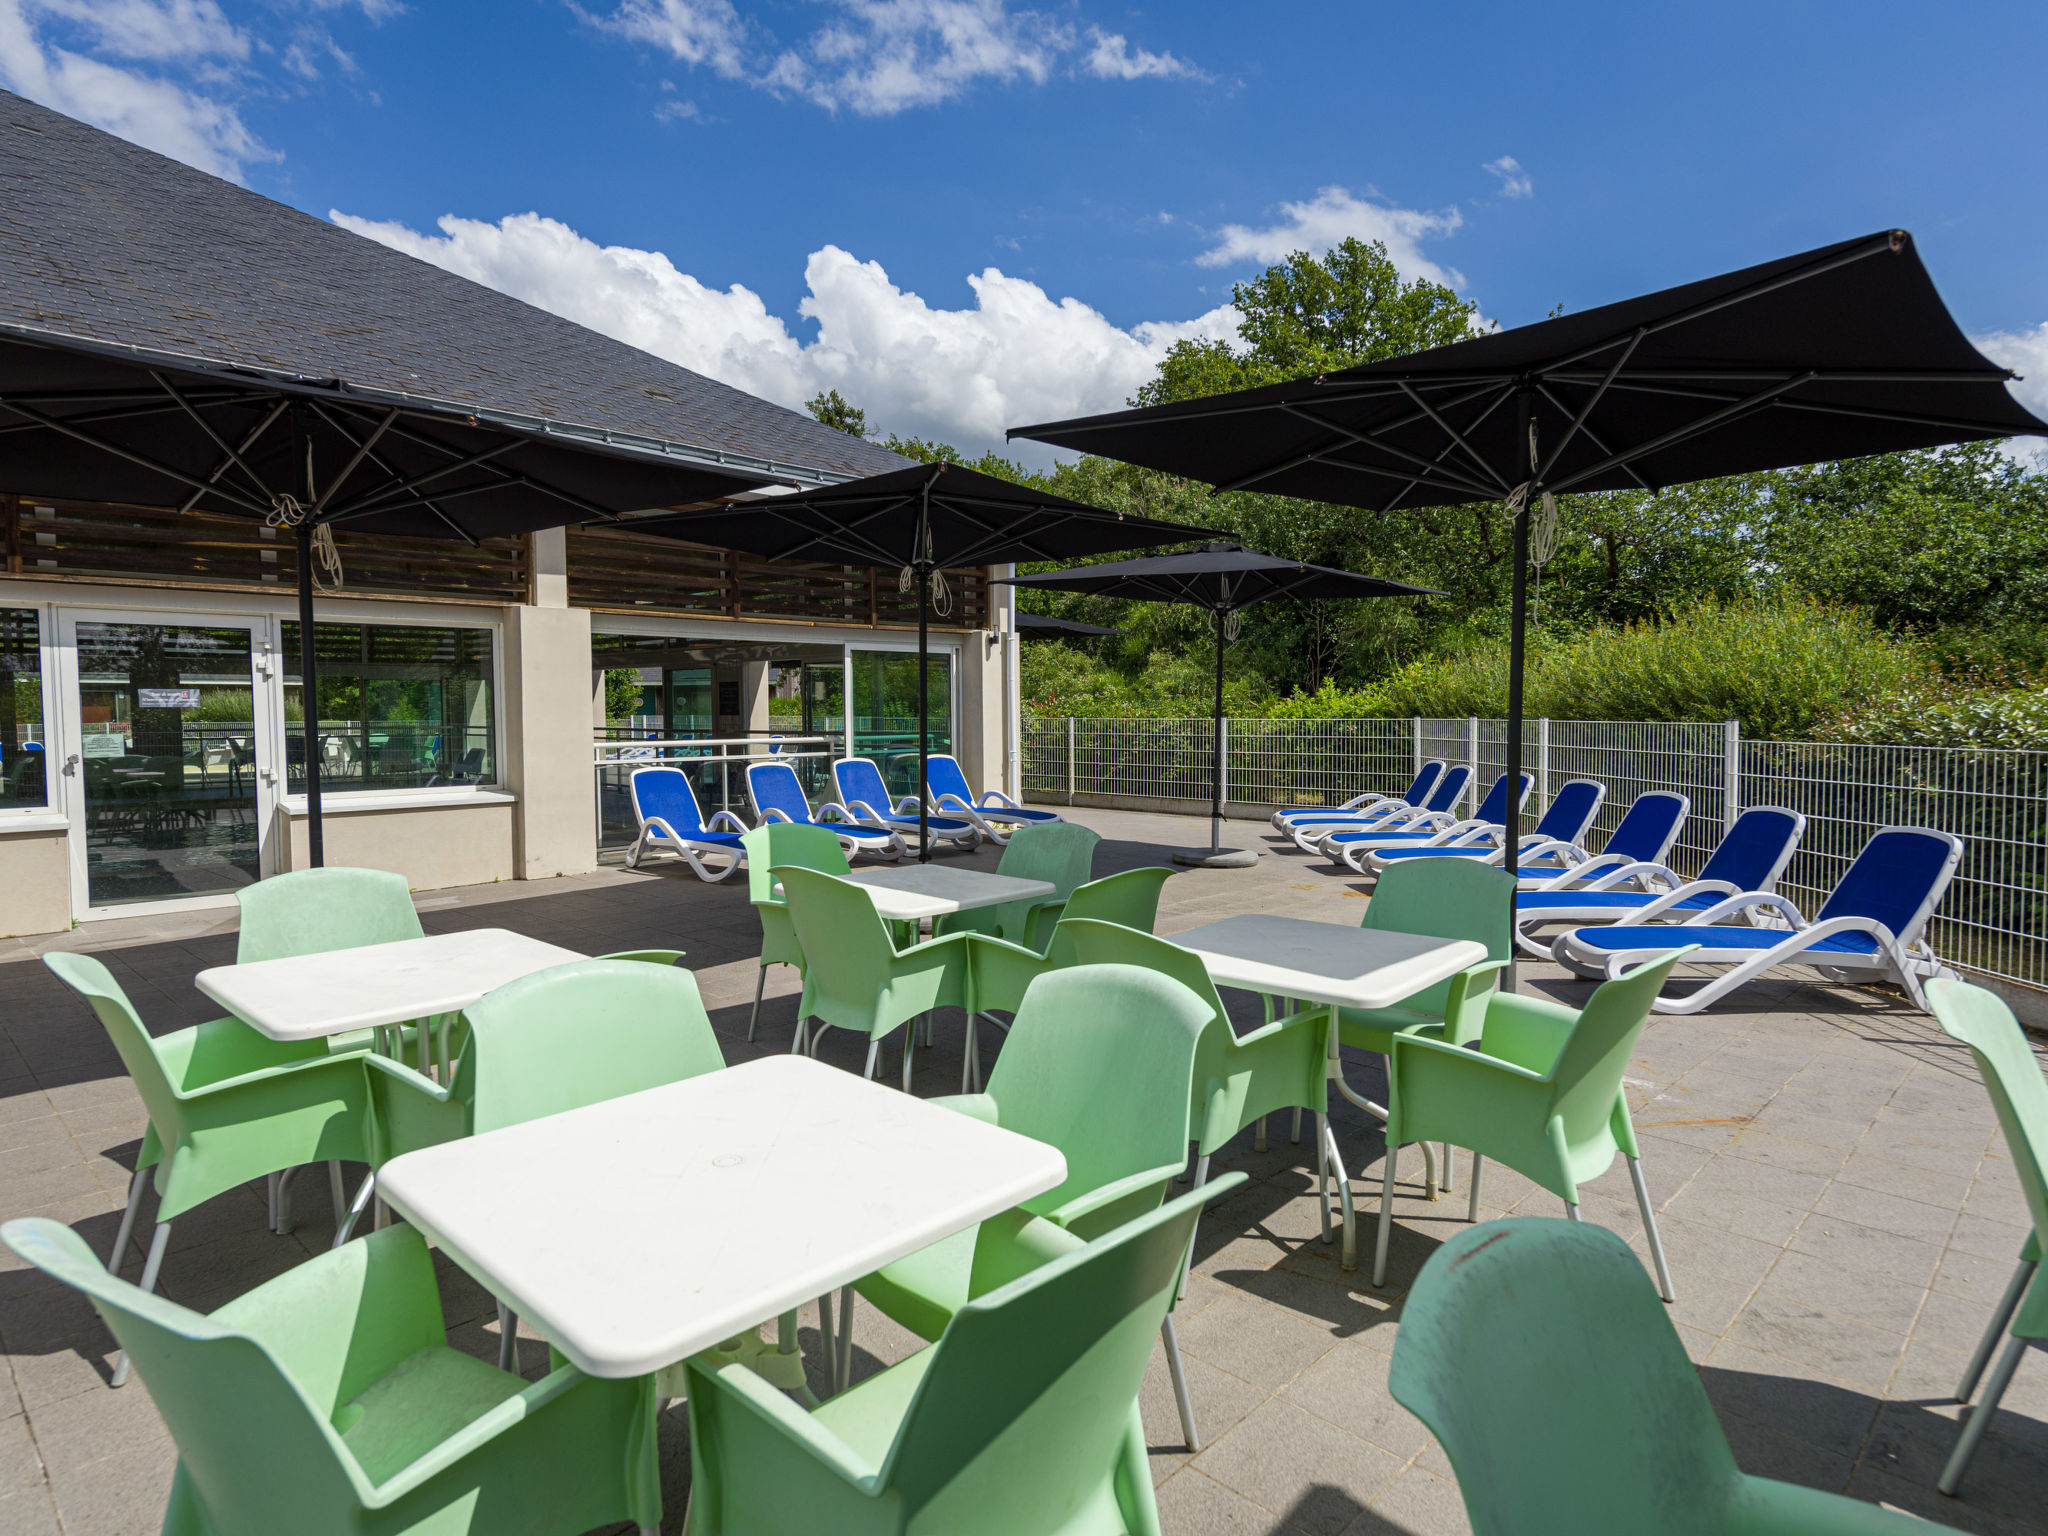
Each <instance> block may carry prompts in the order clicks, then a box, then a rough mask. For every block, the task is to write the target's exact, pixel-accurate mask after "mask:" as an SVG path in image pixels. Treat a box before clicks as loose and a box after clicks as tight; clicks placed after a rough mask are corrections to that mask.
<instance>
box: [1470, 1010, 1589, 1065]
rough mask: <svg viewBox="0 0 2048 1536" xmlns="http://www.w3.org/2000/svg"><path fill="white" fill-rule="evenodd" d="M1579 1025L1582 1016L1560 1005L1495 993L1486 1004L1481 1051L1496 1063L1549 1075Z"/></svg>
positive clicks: (1480, 1036) (1480, 1038)
mask: <svg viewBox="0 0 2048 1536" xmlns="http://www.w3.org/2000/svg"><path fill="white" fill-rule="evenodd" d="M1578 1022H1579V1016H1578V1014H1577V1013H1576V1012H1575V1011H1574V1010H1572V1009H1570V1008H1566V1007H1563V1006H1562V1005H1560V1004H1557V1003H1552V1002H1546V1001H1545V1000H1543V999H1542V998H1537V997H1521V996H1518V995H1516V994H1514V993H1510V992H1500V993H1495V994H1494V995H1493V996H1492V997H1490V998H1488V999H1487V1000H1486V1024H1485V1027H1484V1028H1483V1029H1482V1030H1481V1031H1480V1033H1479V1049H1480V1050H1482V1051H1484V1052H1485V1053H1486V1054H1487V1055H1488V1056H1491V1057H1493V1058H1495V1059H1496V1060H1499V1061H1511V1062H1513V1063H1514V1064H1515V1065H1516V1066H1518V1067H1526V1068H1528V1069H1529V1070H1530V1071H1531V1072H1538V1073H1546V1074H1547V1073H1548V1072H1549V1071H1550V1069H1551V1067H1552V1066H1553V1065H1554V1064H1555V1063H1556V1061H1557V1053H1558V1052H1559V1051H1561V1050H1563V1049H1564V1044H1565V1041H1567V1040H1569V1039H1570V1038H1571V1034H1572V1030H1573V1029H1574V1028H1575V1027H1576V1026H1577V1024H1578ZM1461 1043H1462V1042H1461Z"/></svg>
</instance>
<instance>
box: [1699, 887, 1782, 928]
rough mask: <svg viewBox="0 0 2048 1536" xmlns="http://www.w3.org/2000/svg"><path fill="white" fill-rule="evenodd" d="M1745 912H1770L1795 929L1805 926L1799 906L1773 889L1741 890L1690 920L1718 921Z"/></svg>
mask: <svg viewBox="0 0 2048 1536" xmlns="http://www.w3.org/2000/svg"><path fill="white" fill-rule="evenodd" d="M1745 912H1769V913H1772V914H1773V915H1775V916H1777V917H1781V918H1784V919H1785V920H1786V921H1787V922H1789V923H1790V924H1791V925H1792V928H1793V929H1794V930H1795V931H1797V930H1799V929H1802V928H1804V927H1805V926H1806V919H1805V917H1804V916H1803V915H1801V913H1800V911H1799V908H1798V907H1796V906H1794V905H1793V904H1792V903H1791V902H1790V901H1787V900H1786V899H1785V898H1784V897H1783V896H1780V895H1778V894H1777V893H1776V892H1774V891H1743V892H1742V893H1740V894H1739V895H1735V896H1730V897H1729V898H1728V899H1727V900H1726V901H1720V902H1716V903H1715V904H1714V905H1713V906H1711V907H1709V908H1707V910H1706V911H1704V912H1702V913H1700V914H1699V916H1697V917H1695V918H1694V919H1693V920H1692V921H1693V923H1694V924H1696V925H1706V924H1710V923H1719V922H1724V921H1726V920H1727V919H1728V918H1731V917H1737V916H1740V915H1741V914H1743V913H1745ZM1758 926H1759V927H1761V926H1763V925H1761V924H1759V925H1758Z"/></svg>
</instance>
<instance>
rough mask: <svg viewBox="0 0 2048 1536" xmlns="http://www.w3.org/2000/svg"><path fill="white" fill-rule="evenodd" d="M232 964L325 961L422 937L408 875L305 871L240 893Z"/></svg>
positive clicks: (384, 871)
mask: <svg viewBox="0 0 2048 1536" xmlns="http://www.w3.org/2000/svg"><path fill="white" fill-rule="evenodd" d="M235 901H236V904H237V905H239V906H240V907H241V909H242V926H241V932H240V933H239V934H238V935H237V937H236V939H235V964H237V965H247V964H249V963H250V962H251V961H255V960H281V959H283V958H285V957H286V956H289V955H324V954H326V953H327V952H328V951H329V950H332V949H355V948H357V947H359V946H361V945H364V944H395V943H397V942H398V941H399V940H401V939H417V938H420V937H422V936H423V935H424V933H425V931H426V930H425V929H423V928H421V927H420V915H419V913H418V912H417V911H416V910H414V908H413V904H412V888H411V887H410V886H409V885H407V884H406V879H405V876H403V875H397V874H393V873H392V872H391V871H390V870H387V869H346V868H344V869H300V870H294V871H293V872H292V873H290V874H288V875H272V876H271V877H270V878H269V879H268V880H258V881H257V882H256V883H255V884H254V885H245V886H243V887H242V888H241V889H240V890H238V891H236V892H235Z"/></svg>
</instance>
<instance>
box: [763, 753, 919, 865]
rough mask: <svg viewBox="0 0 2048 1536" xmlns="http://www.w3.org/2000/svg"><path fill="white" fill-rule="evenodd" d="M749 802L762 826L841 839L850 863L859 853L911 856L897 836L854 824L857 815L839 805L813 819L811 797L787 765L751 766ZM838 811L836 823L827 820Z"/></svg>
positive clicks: (822, 809) (824, 808) (831, 805)
mask: <svg viewBox="0 0 2048 1536" xmlns="http://www.w3.org/2000/svg"><path fill="white" fill-rule="evenodd" d="M747 799H748V800H750V801H752V802H753V806H754V819H755V820H756V821H757V822H759V823H760V824H761V825H762V826H764V827H765V826H766V825H768V823H769V822H771V821H788V822H794V823H795V824H796V825H797V826H799V827H823V828H824V829H825V830H826V831H827V832H830V833H831V834H832V835H833V836H834V837H836V838H838V839H839V846H840V847H842V848H844V849H845V850H846V856H847V857H848V858H849V859H850V858H852V857H853V856H854V855H855V854H856V853H878V854H880V855H882V856H883V857H884V858H889V859H900V858H902V857H903V855H904V854H905V853H907V852H909V850H908V849H907V848H906V847H905V846H904V843H903V839H902V838H900V837H898V836H897V835H896V834H895V833H894V832H889V831H885V830H882V829H880V828H877V827H864V826H862V825H861V824H860V823H859V822H858V821H856V820H854V817H853V812H851V811H849V810H848V809H847V808H846V807H845V806H843V805H840V804H839V803H838V802H836V801H833V802H830V803H827V804H825V805H821V806H819V807H818V815H816V816H813V815H812V814H811V801H810V797H809V796H808V795H806V794H805V793H804V787H803V784H802V783H801V782H800V781H799V780H798V779H797V776H796V770H795V769H794V768H792V767H790V766H789V764H787V763H749V764H747ZM835 811H836V812H837V813H838V815H837V818H836V819H833V820H825V819H823V818H825V817H826V816H827V815H828V814H829V813H831V812H835Z"/></svg>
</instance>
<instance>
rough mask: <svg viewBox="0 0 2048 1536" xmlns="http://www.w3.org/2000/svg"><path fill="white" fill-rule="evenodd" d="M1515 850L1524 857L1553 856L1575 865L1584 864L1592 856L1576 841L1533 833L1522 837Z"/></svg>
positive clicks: (1544, 857) (1539, 857)
mask: <svg viewBox="0 0 2048 1536" xmlns="http://www.w3.org/2000/svg"><path fill="white" fill-rule="evenodd" d="M1517 852H1519V853H1520V855H1521V856H1522V857H1523V858H1525V859H1547V858H1551V857H1553V856H1554V857H1556V858H1560V859H1563V860H1564V861H1565V862H1566V863H1567V864H1575V865H1576V864H1584V863H1586V862H1587V861H1588V860H1590V859H1591V858H1592V857H1593V855H1592V854H1590V853H1588V852H1586V850H1585V849H1584V848H1581V847H1580V846H1579V845H1578V844H1577V843H1568V842H1565V841H1564V840H1563V839H1562V838H1556V837H1546V838H1541V839H1539V838H1537V837H1536V836H1535V835H1534V834H1533V833H1532V834H1530V836H1528V837H1525V838H1523V839H1522V843H1521V847H1520V848H1519V849H1518V850H1517Z"/></svg>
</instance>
